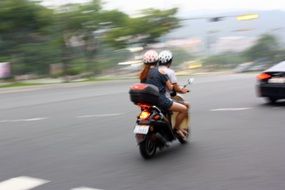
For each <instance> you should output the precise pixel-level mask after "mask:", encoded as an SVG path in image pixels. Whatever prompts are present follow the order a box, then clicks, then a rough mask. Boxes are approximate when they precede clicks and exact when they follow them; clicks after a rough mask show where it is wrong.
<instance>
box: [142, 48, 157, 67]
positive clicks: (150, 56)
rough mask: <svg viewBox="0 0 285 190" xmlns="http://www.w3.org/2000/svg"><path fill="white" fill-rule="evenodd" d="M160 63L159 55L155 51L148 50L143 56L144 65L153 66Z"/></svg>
mask: <svg viewBox="0 0 285 190" xmlns="http://www.w3.org/2000/svg"><path fill="white" fill-rule="evenodd" d="M157 61H158V53H157V52H156V51H155V50H148V51H147V52H145V54H144V55H143V63H144V64H153V63H156V62H157Z"/></svg>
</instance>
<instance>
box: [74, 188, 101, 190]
mask: <svg viewBox="0 0 285 190" xmlns="http://www.w3.org/2000/svg"><path fill="white" fill-rule="evenodd" d="M71 190H103V189H93V188H90V187H77V188H74V189H71Z"/></svg>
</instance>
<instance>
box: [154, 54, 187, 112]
mask: <svg viewBox="0 0 285 190" xmlns="http://www.w3.org/2000/svg"><path fill="white" fill-rule="evenodd" d="M172 60H173V54H172V52H171V51H169V50H164V51H162V52H160V53H159V68H160V69H162V70H163V71H164V72H165V73H166V74H167V76H168V78H169V80H170V82H171V83H172V85H173V90H174V91H175V92H178V93H181V94H185V93H187V92H189V90H188V89H187V88H182V87H180V85H179V84H178V83H177V77H176V74H175V71H174V70H172V69H170V65H171V63H172ZM166 96H167V97H168V98H171V91H170V90H168V89H167V90H166ZM179 103H182V104H184V105H186V106H187V107H188V108H189V103H188V102H185V101H183V102H179Z"/></svg>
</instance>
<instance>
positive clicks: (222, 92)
mask: <svg viewBox="0 0 285 190" xmlns="http://www.w3.org/2000/svg"><path fill="white" fill-rule="evenodd" d="M180 81H182V82H183V81H186V78H180ZM134 82H135V81H121V82H106V83H105V82H103V83H99V84H88V85H84V86H77V85H76V86H69V85H65V86H51V87H46V88H31V89H21V90H12V91H11V90H8V91H7V90H0V190H24V189H26V190H27V189H35V190H70V189H74V190H75V189H77V190H92V189H93V190H94V189H104V190H145V189H150V190H180V189H181V190H182V189H183V190H185V189H193V190H207V189H210V190H229V189H230V190H241V189H242V190H269V189H270V190H282V189H285V182H284V179H285V162H284V160H285V151H284V144H285V103H284V102H281V103H279V104H277V105H275V106H271V105H268V104H266V103H265V102H264V100H263V99H260V98H257V97H256V95H255V88H254V87H255V76H254V75H251V74H249V75H248V74H247V75H225V76H204V77H196V79H195V82H194V84H193V85H192V87H191V93H190V94H187V95H186V96H185V99H186V100H188V101H190V102H191V103H192V108H191V126H192V131H193V135H192V141H191V143H190V144H187V145H180V144H179V143H178V142H174V143H173V144H171V146H170V147H169V148H167V149H165V150H164V151H162V152H158V154H157V155H156V157H155V158H154V159H152V160H148V161H145V160H143V159H142V158H141V156H140V154H139V151H138V147H137V145H136V142H135V139H134V137H133V133H132V130H133V125H134V122H135V117H136V115H137V114H138V112H139V110H138V109H137V107H135V106H134V105H132V103H131V102H130V101H129V97H128V87H129V86H130V84H132V83H134ZM21 176H26V177H21ZM84 187H86V188H84ZM87 187H88V188H87Z"/></svg>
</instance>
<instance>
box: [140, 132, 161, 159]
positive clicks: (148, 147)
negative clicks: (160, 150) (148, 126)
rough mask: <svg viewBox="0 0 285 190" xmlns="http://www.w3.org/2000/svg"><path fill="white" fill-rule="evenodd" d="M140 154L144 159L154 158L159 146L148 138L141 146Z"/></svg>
mask: <svg viewBox="0 0 285 190" xmlns="http://www.w3.org/2000/svg"><path fill="white" fill-rule="evenodd" d="M139 148H140V153H141V155H142V157H143V158H144V159H150V158H152V157H153V156H154V155H155V153H156V149H157V145H156V144H155V142H153V141H152V140H151V139H150V137H149V136H148V137H146V138H145V140H144V141H143V142H141V143H140V144H139Z"/></svg>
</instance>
